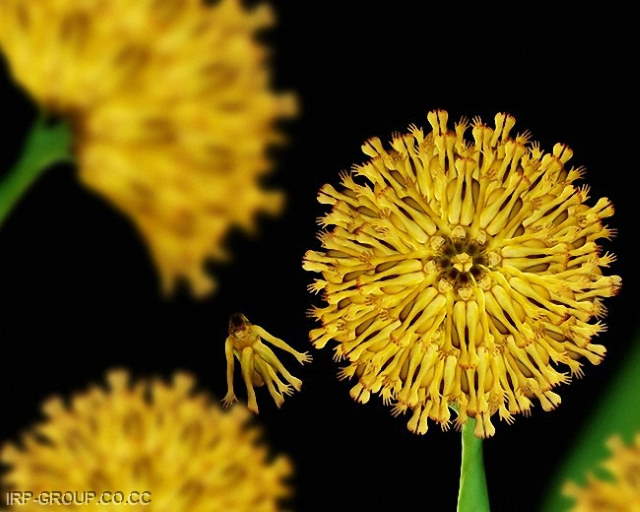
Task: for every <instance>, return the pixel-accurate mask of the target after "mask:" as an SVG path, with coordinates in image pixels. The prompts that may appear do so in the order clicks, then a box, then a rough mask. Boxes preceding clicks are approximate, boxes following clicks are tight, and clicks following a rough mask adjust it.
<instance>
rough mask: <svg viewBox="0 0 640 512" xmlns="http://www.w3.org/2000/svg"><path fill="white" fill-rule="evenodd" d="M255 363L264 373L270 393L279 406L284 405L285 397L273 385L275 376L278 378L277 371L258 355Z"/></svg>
mask: <svg viewBox="0 0 640 512" xmlns="http://www.w3.org/2000/svg"><path fill="white" fill-rule="evenodd" d="M255 364H256V367H257V368H258V369H259V371H260V373H262V375H263V379H264V382H265V383H266V385H267V389H268V390H269V394H271V397H272V398H273V401H274V402H275V403H276V405H277V406H278V408H280V407H282V404H283V403H284V397H283V396H282V395H281V394H280V393H279V392H278V391H277V390H276V388H275V387H274V385H273V382H274V379H273V378H274V377H276V378H277V376H276V374H275V372H274V371H273V368H271V366H269V365H268V364H267V363H265V362H264V361H263V360H262V358H260V357H256V360H255Z"/></svg>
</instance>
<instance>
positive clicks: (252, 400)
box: [222, 313, 312, 414]
mask: <svg viewBox="0 0 640 512" xmlns="http://www.w3.org/2000/svg"><path fill="white" fill-rule="evenodd" d="M267 343H269V344H271V345H273V346H274V347H277V348H279V349H281V350H284V351H285V352H289V354H291V355H293V356H294V357H295V358H296V359H297V360H298V362H299V363H300V364H304V363H309V362H311V360H312V358H311V355H309V353H308V352H298V351H297V350H296V349H294V348H293V347H291V346H289V344H287V342H285V341H283V340H281V339H280V338H276V337H275V336H273V335H272V334H269V333H268V332H267V331H265V330H264V329H263V328H262V327H260V326H259V325H254V324H252V323H251V322H249V319H248V318H247V317H246V316H244V315H243V314H242V313H234V314H233V315H232V316H231V318H230V320H229V336H228V337H227V339H226V341H225V344H224V349H225V355H226V360H227V394H226V396H225V397H224V398H223V400H222V401H223V403H224V404H225V405H226V406H227V407H228V406H230V405H231V404H232V403H233V402H235V401H236V400H237V398H236V394H235V392H234V390H233V374H234V370H235V360H236V359H237V360H238V362H239V363H240V366H241V370H242V378H243V379H244V384H245V386H246V387H247V394H248V395H249V402H248V407H249V410H251V411H253V412H255V413H256V414H258V412H259V410H258V402H257V399H256V392H255V389H254V386H256V387H260V386H264V385H266V386H267V389H268V390H269V394H270V395H271V398H273V401H274V402H275V403H276V405H277V406H278V407H282V404H283V403H284V398H285V396H288V395H292V394H293V392H294V390H295V391H300V388H302V381H301V380H300V379H298V378H297V377H294V376H293V375H291V373H289V370H287V368H286V367H285V366H284V365H283V364H282V363H281V362H280V359H278V356H276V354H275V353H274V352H273V350H271V348H269V346H268V345H267Z"/></svg>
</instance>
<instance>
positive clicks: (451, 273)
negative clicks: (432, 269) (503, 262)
mask: <svg viewBox="0 0 640 512" xmlns="http://www.w3.org/2000/svg"><path fill="white" fill-rule="evenodd" d="M435 261H436V265H437V266H438V270H439V271H440V278H441V279H445V280H446V281H448V282H449V283H450V284H451V285H452V286H453V287H454V288H456V289H457V288H461V287H465V286H469V285H470V284H471V283H472V282H473V281H474V280H475V281H478V280H479V279H480V278H481V277H482V275H483V273H484V267H486V266H487V264H488V261H487V254H486V252H485V246H484V245H481V244H479V243H478V242H475V241H472V240H469V239H468V238H462V239H455V240H452V239H451V238H444V242H443V243H442V246H441V247H440V250H439V251H438V255H437V257H436V259H435Z"/></svg>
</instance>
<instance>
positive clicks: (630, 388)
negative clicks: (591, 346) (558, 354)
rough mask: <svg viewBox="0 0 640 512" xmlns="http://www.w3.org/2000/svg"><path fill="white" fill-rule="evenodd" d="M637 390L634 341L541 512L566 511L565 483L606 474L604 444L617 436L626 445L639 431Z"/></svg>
mask: <svg viewBox="0 0 640 512" xmlns="http://www.w3.org/2000/svg"><path fill="white" fill-rule="evenodd" d="M638 389H640V341H638V340H636V341H635V342H634V343H633V348H632V349H631V353H630V354H629V356H628V357H627V358H626V359H625V361H624V363H623V365H622V368H621V369H620V371H619V372H618V373H617V374H616V375H615V377H614V379H613V381H612V382H611V383H610V384H609V386H608V387H607V389H606V391H605V392H604V393H603V395H602V396H601V397H600V400H599V402H598V405H597V407H596V409H595V411H594V414H593V415H592V416H591V418H590V419H589V420H588V422H587V423H586V425H585V428H584V429H583V430H582V432H580V433H579V435H578V436H577V437H576V442H575V444H574V445H573V447H572V449H571V451H570V453H569V456H568V458H567V459H566V460H565V462H564V464H563V465H562V466H561V467H560V470H559V471H558V472H557V473H556V475H555V476H554V478H553V480H552V483H551V485H550V486H549V491H548V495H547V498H546V501H545V502H544V506H543V508H542V510H543V511H544V512H564V511H567V510H569V509H570V507H571V505H572V500H571V499H570V498H567V497H564V496H563V495H562V488H563V486H564V485H565V483H566V482H568V481H573V482H576V483H577V484H579V485H583V484H584V482H585V479H586V476H587V474H588V473H593V474H595V475H597V476H599V477H606V472H604V471H603V470H602V468H601V467H600V466H601V464H602V463H603V462H604V461H605V460H606V459H607V458H608V457H609V451H608V450H607V448H606V446H605V443H606V441H607V440H608V439H609V438H611V437H613V436H619V437H621V438H622V439H623V440H624V441H625V442H626V443H630V442H631V441H632V440H633V438H634V436H635V434H636V433H637V432H639V431H640V407H638Z"/></svg>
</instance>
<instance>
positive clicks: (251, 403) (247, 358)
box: [241, 347, 259, 414]
mask: <svg viewBox="0 0 640 512" xmlns="http://www.w3.org/2000/svg"><path fill="white" fill-rule="evenodd" d="M253 358H254V353H253V350H252V349H251V347H245V348H243V349H242V361H241V366H242V376H243V377H244V383H245V385H246V386H247V395H248V403H247V407H248V408H249V410H250V411H253V412H255V413H256V414H258V412H259V411H258V402H257V400H256V392H255V390H254V389H253V380H252V376H253V372H254V367H253V364H254V363H253Z"/></svg>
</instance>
